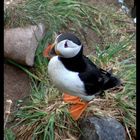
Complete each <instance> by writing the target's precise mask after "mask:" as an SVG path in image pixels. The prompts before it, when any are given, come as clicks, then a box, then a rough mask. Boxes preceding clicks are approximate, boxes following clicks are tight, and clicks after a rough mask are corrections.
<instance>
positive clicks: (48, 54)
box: [43, 43, 55, 59]
mask: <svg viewBox="0 0 140 140" xmlns="http://www.w3.org/2000/svg"><path fill="white" fill-rule="evenodd" d="M54 47H55V43H53V44H49V45H48V46H47V47H46V48H45V49H44V51H43V56H44V57H47V58H48V59H51V57H52V51H53V52H54V53H55V50H54Z"/></svg>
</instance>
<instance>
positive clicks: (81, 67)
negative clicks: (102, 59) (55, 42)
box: [59, 52, 120, 95]
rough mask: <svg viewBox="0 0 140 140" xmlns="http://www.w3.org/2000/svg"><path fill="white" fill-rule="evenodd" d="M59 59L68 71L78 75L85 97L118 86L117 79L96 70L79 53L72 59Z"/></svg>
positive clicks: (105, 72) (94, 66) (95, 67)
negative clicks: (84, 90)
mask: <svg viewBox="0 0 140 140" xmlns="http://www.w3.org/2000/svg"><path fill="white" fill-rule="evenodd" d="M59 59H60V60H61V62H62V63H63V64H64V66H65V67H66V68H67V69H68V70H70V71H74V72H78V73H79V77H80V79H81V80H82V81H83V82H84V86H85V89H86V93H87V95H93V94H95V93H97V92H102V91H103V90H107V89H110V88H113V87H115V86H118V85H119V84H120V80H119V79H118V78H117V77H115V76H113V75H112V74H111V73H109V72H107V71H105V70H103V69H101V68H98V67H97V66H96V65H95V64H94V63H93V62H92V61H90V60H89V59H88V58H87V57H86V56H84V55H82V53H81V52H80V53H79V54H78V55H77V56H75V57H73V58H63V57H59Z"/></svg>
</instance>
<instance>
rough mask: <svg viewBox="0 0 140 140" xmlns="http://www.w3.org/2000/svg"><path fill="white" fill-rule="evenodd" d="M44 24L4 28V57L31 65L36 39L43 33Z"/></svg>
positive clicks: (39, 38) (36, 44) (40, 37)
mask: <svg viewBox="0 0 140 140" xmlns="http://www.w3.org/2000/svg"><path fill="white" fill-rule="evenodd" d="M45 32H46V30H45V26H44V25H43V24H39V25H38V26H28V27H25V28H13V29H5V30H4V57H5V58H9V59H12V60H14V61H16V62H17V63H20V64H23V65H27V66H33V64H34V57H35V51H36V49H37V46H38V41H39V40H41V39H42V38H43V37H44V35H45Z"/></svg>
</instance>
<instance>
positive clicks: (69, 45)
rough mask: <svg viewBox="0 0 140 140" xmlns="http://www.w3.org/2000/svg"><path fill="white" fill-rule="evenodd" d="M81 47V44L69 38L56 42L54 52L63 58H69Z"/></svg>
mask: <svg viewBox="0 0 140 140" xmlns="http://www.w3.org/2000/svg"><path fill="white" fill-rule="evenodd" d="M81 47H82V45H77V44H75V43H74V42H72V41H71V40H63V41H60V42H59V43H56V46H55V52H56V53H57V54H59V55H60V56H62V57H64V58H71V57H74V56H76V55H77V54H78V53H79V52H80V50H81Z"/></svg>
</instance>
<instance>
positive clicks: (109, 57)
mask: <svg viewBox="0 0 140 140" xmlns="http://www.w3.org/2000/svg"><path fill="white" fill-rule="evenodd" d="M4 16H5V28H8V27H17V26H25V25H27V24H29V23H32V24H37V23H39V22H43V23H45V25H46V27H48V31H47V33H46V35H45V37H44V38H43V39H42V40H41V41H40V42H39V47H38V50H37V52H36V60H35V67H34V70H33V71H29V70H28V69H26V68H25V67H23V66H21V65H19V64H16V63H15V62H13V61H9V62H10V63H12V64H14V65H16V66H17V67H19V68H21V69H22V70H23V71H25V72H26V73H27V74H28V75H29V76H30V78H31V79H32V83H31V86H32V93H31V95H30V100H29V102H28V104H26V105H24V106H22V107H21V108H20V109H19V110H18V111H17V112H15V113H14V114H13V116H14V119H15V122H14V124H13V126H12V127H11V128H7V129H5V138H6V139H7V140H11V139H15V137H14V136H13V133H12V131H14V133H15V134H16V138H17V139H18V138H21V139H32V140H33V139H34V140H37V139H39V140H42V139H43V140H53V139H55V140H64V139H67V138H69V139H71V140H73V139H77V138H78V136H79V134H81V131H80V128H79V127H78V126H79V122H75V121H74V120H72V118H71V116H70V114H69V112H68V110H67V108H68V104H66V103H64V102H63V101H62V93H60V92H59V91H58V90H57V89H56V88H55V87H54V86H53V85H52V83H51V82H50V79H49V77H48V73H47V65H48V60H47V59H46V58H44V57H43V55H42V52H43V50H44V48H45V47H46V45H48V43H52V42H53V41H54V36H55V34H57V33H59V32H64V31H71V32H74V33H75V34H77V35H78V36H79V37H80V38H81V40H82V41H83V43H84V44H85V46H87V48H88V49H90V52H91V53H89V54H88V57H89V58H90V59H91V60H92V61H93V62H94V63H96V64H97V65H98V66H101V67H102V68H104V69H110V68H112V69H113V72H114V73H115V74H116V75H118V76H119V77H120V78H121V80H122V82H123V86H122V87H120V88H118V90H117V91H116V90H113V89H112V90H108V91H106V92H105V95H104V96H103V97H98V98H97V99H95V100H94V101H93V103H92V104H91V105H90V106H89V107H88V109H87V110H86V112H85V113H84V114H83V116H82V117H86V116H91V115H103V116H112V117H115V118H116V119H118V120H119V121H120V122H121V123H122V124H123V125H124V127H125V128H126V132H127V134H128V137H129V139H130V140H134V139H135V137H136V64H135V62H136V60H135V57H136V52H135V32H133V29H134V26H133V24H132V23H130V22H128V21H130V19H129V17H128V16H127V15H125V14H124V13H122V12H121V11H117V12H116V9H114V8H113V7H111V8H110V7H109V8H108V6H106V5H105V6H102V7H101V6H100V8H99V5H96V7H95V6H92V5H89V4H88V3H85V2H81V1H76V0H67V1H65V0H58V1H56V0H29V1H28V0H27V1H26V2H24V3H22V4H21V5H18V7H16V8H9V9H6V11H5V15H4ZM13 17H14V18H13ZM89 30H91V31H92V32H96V34H97V36H99V37H100V38H101V40H102V42H101V43H96V44H93V43H92V40H91V41H90V42H91V44H92V45H90V46H88V44H86V40H88V37H89V36H90V35H89V34H88V31H89ZM85 34H86V35H85ZM93 40H94V38H93ZM93 50H95V52H96V53H95V54H94V55H93V54H92V51H93Z"/></svg>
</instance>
